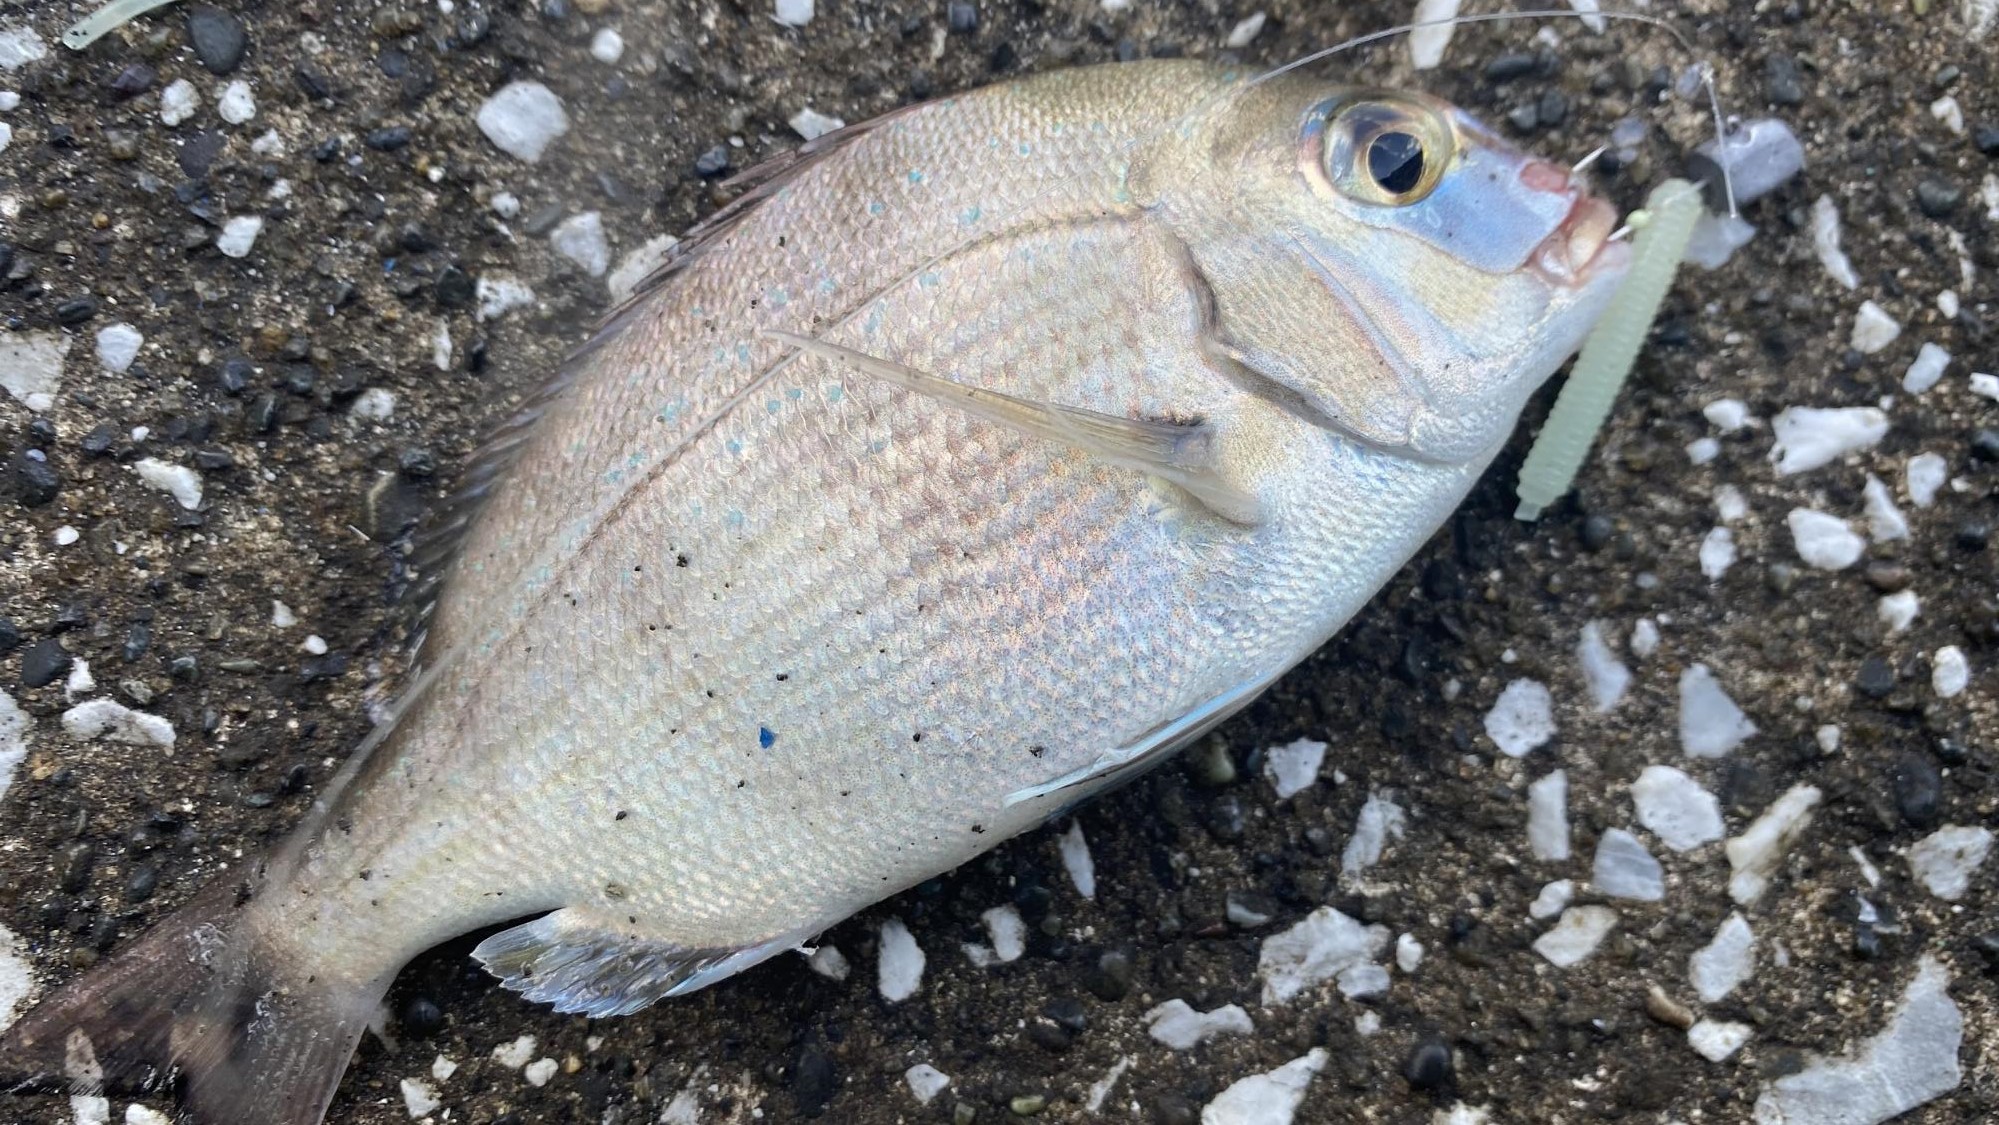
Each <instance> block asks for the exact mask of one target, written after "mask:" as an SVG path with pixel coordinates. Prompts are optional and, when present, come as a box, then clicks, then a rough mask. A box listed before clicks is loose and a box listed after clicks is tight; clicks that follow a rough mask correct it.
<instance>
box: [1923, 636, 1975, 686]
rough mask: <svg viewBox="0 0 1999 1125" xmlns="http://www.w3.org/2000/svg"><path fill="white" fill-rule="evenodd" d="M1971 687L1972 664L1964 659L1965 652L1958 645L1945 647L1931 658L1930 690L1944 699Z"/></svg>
mask: <svg viewBox="0 0 1999 1125" xmlns="http://www.w3.org/2000/svg"><path fill="white" fill-rule="evenodd" d="M1969 686H1971V664H1970V663H1969V662H1968V661H1966V660H1965V658H1964V650H1963V649H1961V648H1959V647H1957V646H1956V645H1945V646H1943V647H1942V648H1940V649H1938V650H1936V653H1935V654H1934V655H1933V656H1931V657H1930V690H1931V691H1934V692H1936V693H1937V695H1939V696H1941V697H1942V698H1944V699H1949V698H1951V697H1952V696H1955V695H1957V694H1959V693H1961V692H1962V691H1964V689H1965V688H1967V687H1969Z"/></svg>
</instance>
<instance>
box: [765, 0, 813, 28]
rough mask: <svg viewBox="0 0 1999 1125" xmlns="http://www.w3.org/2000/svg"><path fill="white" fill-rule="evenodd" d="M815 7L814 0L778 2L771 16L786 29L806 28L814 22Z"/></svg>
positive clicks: (779, 0)
mask: <svg viewBox="0 0 1999 1125" xmlns="http://www.w3.org/2000/svg"><path fill="white" fill-rule="evenodd" d="M814 7H815V5H814V4H813V0H777V2H776V4H775V5H774V6H773V8H772V10H771V16H772V18H774V19H776V20H777V22H779V23H781V24H783V25H784V26H786V27H804V26H805V25H806V24H808V23H811V22H812V17H813V15H814V14H815V12H814Z"/></svg>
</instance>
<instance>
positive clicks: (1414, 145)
mask: <svg viewBox="0 0 1999 1125" xmlns="http://www.w3.org/2000/svg"><path fill="white" fill-rule="evenodd" d="M1456 155H1457V143H1456V140H1455V137H1454V135H1453V133H1452V131H1451V128H1450V126H1449V124H1448V123H1447V122H1445V121H1444V119H1443V118H1442V117H1441V116H1440V115H1439V114H1437V113H1436V111H1434V110H1432V109H1430V108H1429V107H1428V106H1425V105H1423V104H1421V103H1419V102H1415V101H1412V100H1409V99H1406V98H1401V97H1397V96H1394V95H1381V96H1370V97H1367V98H1364V99H1360V100H1356V101H1351V102H1348V103H1346V104H1345V105H1343V106H1340V107H1339V108H1338V109H1337V110H1336V111H1335V112H1334V113H1333V116H1332V118H1331V120H1330V121H1328V122H1327V127H1326V140H1325V173H1326V177H1327V178H1328V179H1329V180H1331V181H1332V183H1333V185H1334V186H1335V187H1337V188H1338V189H1339V191H1340V193H1341V194H1343V195H1345V196H1347V197H1348V198H1350V199H1354V200H1356V201H1358V202H1361V203H1368V204H1373V205H1376V206H1382V207H1406V206H1408V205H1410V204H1412V203H1416V202H1419V201H1420V200H1422V199H1423V198H1424V197H1426V196H1428V195H1429V194H1430V193H1431V192H1432V191H1434V190H1436V187H1437V184H1438V183H1439V182H1440V181H1441V180H1442V179H1443V175H1444V171H1445V170H1446V169H1447V168H1449V166H1450V164H1451V162H1452V161H1453V159H1454V158H1455V157H1456Z"/></svg>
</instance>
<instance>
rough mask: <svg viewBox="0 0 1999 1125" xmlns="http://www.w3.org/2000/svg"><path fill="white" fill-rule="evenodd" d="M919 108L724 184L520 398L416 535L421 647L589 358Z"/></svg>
mask: <svg viewBox="0 0 1999 1125" xmlns="http://www.w3.org/2000/svg"><path fill="white" fill-rule="evenodd" d="M920 108H922V106H921V104H920V103H919V104H917V105H908V106H903V107H902V108H900V109H895V110H891V111H889V112H888V113H884V114H882V115H881V116H879V117H876V118H873V119H871V120H868V121H862V122H859V123H857V124H853V125H849V126H846V127H845V128H842V129H836V130H834V131H833V132H830V133H826V134H824V135H822V136H819V137H815V138H814V139H812V140H809V141H806V142H805V143H804V144H802V145H799V146H798V147H797V148H795V149H792V150H790V151H789V152H783V153H779V154H777V155H776V156H772V157H770V158H769V159H767V160H765V161H763V162H762V163H760V164H757V165H755V166H754V167H751V168H749V169H747V170H745V171H743V172H741V173H739V174H737V175H736V176H733V177H731V178H730V179H728V180H726V181H724V182H723V183H722V185H721V186H722V187H723V188H725V189H730V190H736V191H739V192H740V194H738V195H737V196H736V197H735V198H734V199H732V200H730V201H729V202H728V203H726V204H724V205H722V206H721V207H720V208H718V209H717V210H715V211H714V212H713V213H711V214H710V215H709V216H708V217H707V218H705V219H702V220H701V221H700V222H697V223H695V224H694V225H693V226H692V227H690V228H688V231H687V233H686V234H685V235H684V236H682V238H681V240H680V241H679V242H678V243H676V244H674V246H673V248H672V249H671V250H670V251H668V253H667V257H666V260H665V261H663V262H662V263H660V265H659V266H658V267H657V268H655V269H654V270H653V271H652V272H651V273H650V274H647V275H646V276H645V278H644V279H643V280H641V281H640V282H639V283H638V284H637V285H635V286H633V287H632V292H631V295H630V296H628V297H626V298H625V299H624V300H623V301H621V302H619V303H618V304H617V305H616V306H614V307H612V309H611V310H610V311H609V312H607V313H606V314H604V316H603V317H602V318H601V319H600V320H599V321H598V323H597V327H596V330H595V331H593V332H592V333H591V335H590V338H589V339H588V340H586V341H584V343H583V345H582V346H581V347H579V348H577V349H576V350H575V351H574V352H571V353H570V354H569V356H568V358H567V359H565V360H564V361H563V362H562V364H561V366H559V367H557V368H556V370H555V374H554V375H553V376H552V377H551V378H549V379H548V381H547V382H545V383H543V384H542V385H541V386H540V387H538V388H536V389H535V390H534V391H533V392H532V393H531V394H529V395H528V396H527V397H526V398H525V399H523V400H521V404H520V406H518V407H517V408H515V410H514V411H513V413H511V414H509V415H507V416H506V418H505V419H503V420H502V421H501V422H500V424H499V425H498V426H496V427H494V429H493V430H492V432H491V433H489V434H488V435H487V436H486V440H485V441H484V442H482V443H481V444H480V446H479V448H478V449H476V450H475V451H473V453H472V456H471V457H469V458H468V459H467V460H466V462H465V468H464V471H463V472H462V473H460V474H459V479H458V483H457V487H456V488H454V489H453V491H452V493H451V494H450V495H449V496H447V497H446V498H445V499H443V500H442V501H440V502H439V503H438V504H437V506H436V507H435V508H434V509H432V512H431V514H430V517H429V518H428V519H427V520H426V521H425V524H424V526H423V527H422V528H421V529H419V531H418V532H417V534H416V536H415V537H414V539H413V540H412V543H411V549H410V552H409V556H408V562H407V566H408V568H409V570H411V571H413V572H414V574H413V576H412V578H413V581H412V582H411V583H410V586H409V587H408V589H407V590H406V591H405V592H404V594H403V600H404V601H405V602H406V603H408V604H409V605H410V606H412V607H413V613H414V617H415V621H414V623H413V624H412V627H411V631H412V633H413V634H414V635H415V637H416V638H417V640H418V643H419V644H420V643H421V636H422V630H423V623H424V622H425V621H426V620H427V619H428V617H429V615H430V612H431V609H432V608H433V606H434V605H435V602H436V598H437V593H438V589H439V586H440V584H441V583H442V581H443V577H444V574H445V572H446V571H447V570H448V568H449V566H450V564H451V561H452V560H453V559H454V558H456V557H457V554H458V549H459V547H461V546H462V545H463V544H464V541H465V534H466V532H467V531H468V530H469V529H470V528H471V526H472V522H473V520H474V519H475V518H477V516H478V514H479V510H480V509H481V508H483V507H484V506H485V503H486V498H487V496H489V495H490V494H491V493H492V490H493V487H494V486H495V485H496V484H497V483H498V482H499V480H500V478H501V477H503V476H505V475H506V472H507V470H508V469H509V468H512V467H513V464H514V462H515V461H516V460H518V459H519V457H520V452H521V450H522V449H523V448H524V447H525V446H526V445H527V443H528V441H529V439H530V438H531V436H532V434H533V430H534V427H535V424H536V423H538V422H539V421H541V419H542V416H543V415H545V414H547V413H548V412H549V411H550V410H551V409H552V408H553V407H554V406H555V404H556V403H557V402H559V401H561V399H562V398H563V396H564V395H566V394H567V393H568V391H569V388H570V387H572V386H574V385H575V383H576V380H577V379H578V378H579V377H580V376H581V375H582V372H583V368H584V366H585V365H586V364H587V363H588V361H589V359H590V357H591V356H592V355H594V354H595V353H596V352H597V350H598V349H600V348H602V347H604V346H605V345H606V344H608V343H609V342H611V341H612V340H615V339H617V337H618V335H619V334H620V333H621V332H623V331H624V329H625V328H626V327H627V326H629V325H630V323H631V322H632V319H633V316H634V314H635V313H636V312H637V311H638V310H639V309H640V308H642V307H644V306H645V305H646V304H647V303H648V302H649V301H650V300H651V298H652V297H653V296H654V295H655V294H657V293H658V292H659V291H660V290H661V289H663V288H665V287H666V286H667V285H668V284H670V283H671V282H672V280H673V279H674V278H675V277H677V276H678V275H680V274H681V273H684V272H685V271H686V270H687V268H688V266H690V265H691V264H693V262H694V261H695V260H697V259H698V258H700V257H701V256H702V255H703V254H705V253H707V252H708V251H709V250H711V249H712V248H714V247H715V246H716V245H717V244H719V243H720V242H722V241H723V240H724V239H726V238H727V237H728V236H729V234H730V233H731V232H732V231H734V230H735V229H736V227H737V226H738V225H739V224H741V223H742V221H743V220H744V219H745V218H747V217H748V216H749V215H750V214H751V213H753V212H754V211H755V210H756V209H757V208H758V207H759V206H761V205H762V204H763V203H764V202H765V201H766V200H768V199H770V198H771V197H772V196H773V195H776V194H777V193H778V192H779V191H780V190H782V189H783V188H784V187H785V185H787V184H789V183H791V182H792V181H794V180H796V179H797V178H798V177H799V176H800V175H802V174H803V173H804V172H805V171H806V170H807V169H809V168H811V167H812V166H813V165H815V164H817V163H819V162H820V161H822V160H825V159H827V158H828V157H831V156H832V155H833V154H835V153H837V152H839V151H841V150H842V149H844V148H846V147H847V146H849V145H851V144H853V143H854V142H855V141H858V140H860V139H861V138H862V137H865V136H867V135H868V134H870V133H872V132H874V131H875V130H877V129H879V128H881V127H883V126H884V125H887V124H890V123H892V122H894V121H896V120H898V119H900V118H902V117H904V116H907V115H908V114H910V113H912V112H914V111H916V110H917V109H920Z"/></svg>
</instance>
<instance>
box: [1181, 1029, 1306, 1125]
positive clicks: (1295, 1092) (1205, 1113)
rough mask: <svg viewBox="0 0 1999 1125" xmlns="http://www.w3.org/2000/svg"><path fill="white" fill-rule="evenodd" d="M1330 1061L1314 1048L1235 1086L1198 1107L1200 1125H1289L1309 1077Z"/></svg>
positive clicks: (1303, 1095)
mask: <svg viewBox="0 0 1999 1125" xmlns="http://www.w3.org/2000/svg"><path fill="white" fill-rule="evenodd" d="M1331 1057H1332V1056H1331V1055H1330V1054H1328V1053H1327V1052H1326V1049H1325V1048H1324V1047H1314V1048H1312V1050H1311V1052H1310V1053H1309V1054H1307V1055H1305V1056H1304V1057H1302V1058H1296V1059H1292V1060H1291V1061H1290V1062H1288V1063H1285V1064H1284V1065H1283V1066H1280V1067H1278V1068H1277V1069H1276V1070H1273V1071H1270V1072H1268V1073H1265V1074H1252V1075H1250V1076H1249V1077H1248V1078H1244V1079H1242V1080H1241V1081H1238V1082H1236V1083H1235V1084H1234V1085H1232V1086H1230V1087H1229V1088H1228V1089H1226V1090H1223V1091H1222V1092H1221V1093H1220V1094H1219V1095H1217V1096H1216V1098H1215V1100H1214V1101H1211V1102H1209V1103H1208V1104H1207V1105H1205V1106H1202V1107H1201V1125H1291V1119H1292V1117H1293V1115H1295V1114H1296V1113H1297V1112H1298V1104H1299V1103H1300V1102H1302V1101H1304V1100H1305V1088H1306V1087H1307V1086H1310V1085H1311V1084H1312V1076H1313V1075H1315V1074H1317V1073H1319V1072H1320V1071H1321V1070H1324V1069H1325V1068H1326V1060H1327V1059H1329V1058H1331Z"/></svg>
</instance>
